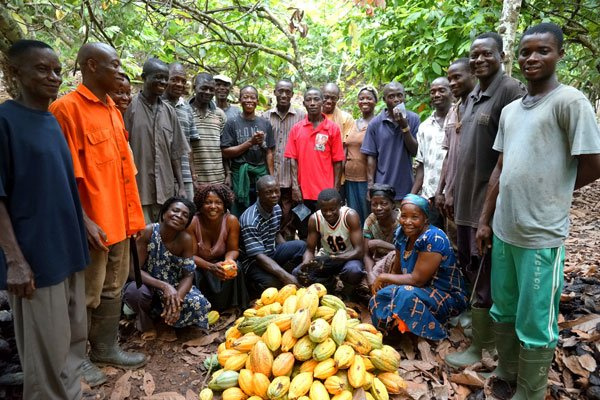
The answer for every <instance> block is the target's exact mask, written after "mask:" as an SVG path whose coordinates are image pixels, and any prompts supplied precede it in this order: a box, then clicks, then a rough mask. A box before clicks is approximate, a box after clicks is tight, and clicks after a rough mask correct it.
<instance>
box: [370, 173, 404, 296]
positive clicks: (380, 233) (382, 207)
mask: <svg viewBox="0 0 600 400" xmlns="http://www.w3.org/2000/svg"><path fill="white" fill-rule="evenodd" d="M395 196H396V190H394V188H393V187H392V186H390V185H385V184H381V183H376V184H374V185H373V187H372V188H371V189H369V197H370V198H371V211H373V212H372V213H371V214H369V216H368V217H367V219H366V220H365V225H364V227H363V237H364V238H365V249H366V250H367V251H365V256H364V264H365V270H366V271H367V284H368V285H369V288H370V287H372V286H373V283H374V282H375V278H377V277H378V276H379V275H380V274H382V273H384V272H390V271H391V269H392V265H393V264H394V254H395V252H394V234H395V233H396V229H397V228H398V226H400V222H399V218H400V210H398V209H397V208H394V197H395Z"/></svg>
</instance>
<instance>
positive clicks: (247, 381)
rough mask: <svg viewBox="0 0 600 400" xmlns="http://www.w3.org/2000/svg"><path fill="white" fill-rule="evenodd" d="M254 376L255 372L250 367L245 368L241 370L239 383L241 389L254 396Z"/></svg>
mask: <svg viewBox="0 0 600 400" xmlns="http://www.w3.org/2000/svg"><path fill="white" fill-rule="evenodd" d="M253 378H254V374H253V373H252V371H250V370H249V369H243V370H241V371H240V376H239V378H238V385H239V387H240V389H242V391H243V392H244V393H246V394H247V395H248V396H252V395H254V394H256V393H255V392H254V389H253V388H254V383H253V382H252V379H253Z"/></svg>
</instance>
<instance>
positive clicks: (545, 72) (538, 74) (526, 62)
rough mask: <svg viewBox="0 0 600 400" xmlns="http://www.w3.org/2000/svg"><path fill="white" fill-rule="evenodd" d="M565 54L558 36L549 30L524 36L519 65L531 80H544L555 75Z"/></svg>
mask: <svg viewBox="0 0 600 400" xmlns="http://www.w3.org/2000/svg"><path fill="white" fill-rule="evenodd" d="M563 55H564V50H563V49H562V48H560V49H559V46H558V42H557V40H556V37H554V35H552V34H551V33H549V32H545V33H535V34H532V35H527V36H524V37H523V39H521V43H520V45H519V57H518V61H519V67H520V68H521V72H523V76H524V77H525V79H527V80H528V81H530V82H536V81H544V80H548V79H550V78H551V77H552V76H554V73H555V72H556V64H557V63H558V62H559V61H560V59H561V58H562V57H563Z"/></svg>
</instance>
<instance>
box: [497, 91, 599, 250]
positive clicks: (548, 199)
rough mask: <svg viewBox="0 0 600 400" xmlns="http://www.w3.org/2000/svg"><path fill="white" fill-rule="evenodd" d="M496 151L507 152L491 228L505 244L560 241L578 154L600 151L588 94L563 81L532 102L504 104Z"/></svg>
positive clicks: (542, 244)
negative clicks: (586, 95) (562, 83)
mask: <svg viewBox="0 0 600 400" xmlns="http://www.w3.org/2000/svg"><path fill="white" fill-rule="evenodd" d="M494 150H497V151H499V152H501V153H503V164H502V174H501V175H500V192H499V195H498V200H497V202H496V212H495V214H494V219H493V223H492V227H493V230H494V233H495V234H496V235H497V236H498V237H499V238H500V239H501V240H503V241H505V242H506V243H509V244H512V245H514V246H519V247H525V248H530V249H540V248H554V247H559V246H561V245H562V243H563V241H564V239H565V238H566V237H567V234H568V231H569V208H570V206H571V201H572V199H573V188H574V187H575V178H576V177H577V164H578V161H577V157H576V156H577V155H580V154H600V129H599V128H598V124H597V123H596V119H595V117H594V111H593V110H592V106H591V104H590V102H589V101H588V99H587V98H586V97H585V96H584V95H583V94H582V93H581V92H580V91H579V90H577V89H575V88H573V87H571V86H566V85H561V86H559V87H558V88H556V89H554V90H553V91H552V92H551V93H549V94H547V95H546V96H544V97H543V98H541V99H540V100H538V101H537V102H535V103H532V104H523V101H522V99H519V100H516V101H514V102H512V103H511V104H509V105H508V106H506V107H505V108H504V110H503V111H502V115H501V117H500V125H499V128H498V135H497V137H496V141H495V143H494Z"/></svg>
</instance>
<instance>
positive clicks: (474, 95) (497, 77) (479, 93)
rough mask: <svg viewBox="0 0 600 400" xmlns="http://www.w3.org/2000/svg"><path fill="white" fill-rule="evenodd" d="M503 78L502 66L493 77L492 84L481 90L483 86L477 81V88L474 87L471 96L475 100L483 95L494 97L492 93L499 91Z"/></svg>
mask: <svg viewBox="0 0 600 400" xmlns="http://www.w3.org/2000/svg"><path fill="white" fill-rule="evenodd" d="M502 79H504V71H503V70H502V68H500V69H499V70H498V72H496V75H495V76H494V79H492V83H490V86H488V87H487V89H485V90H484V91H481V86H480V84H479V82H477V85H476V86H475V89H473V91H472V92H471V94H470V95H469V96H470V97H471V99H473V100H475V101H477V100H479V99H481V98H482V97H488V98H489V97H492V95H493V94H494V93H495V92H496V91H497V89H498V86H500V83H501V82H502Z"/></svg>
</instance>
